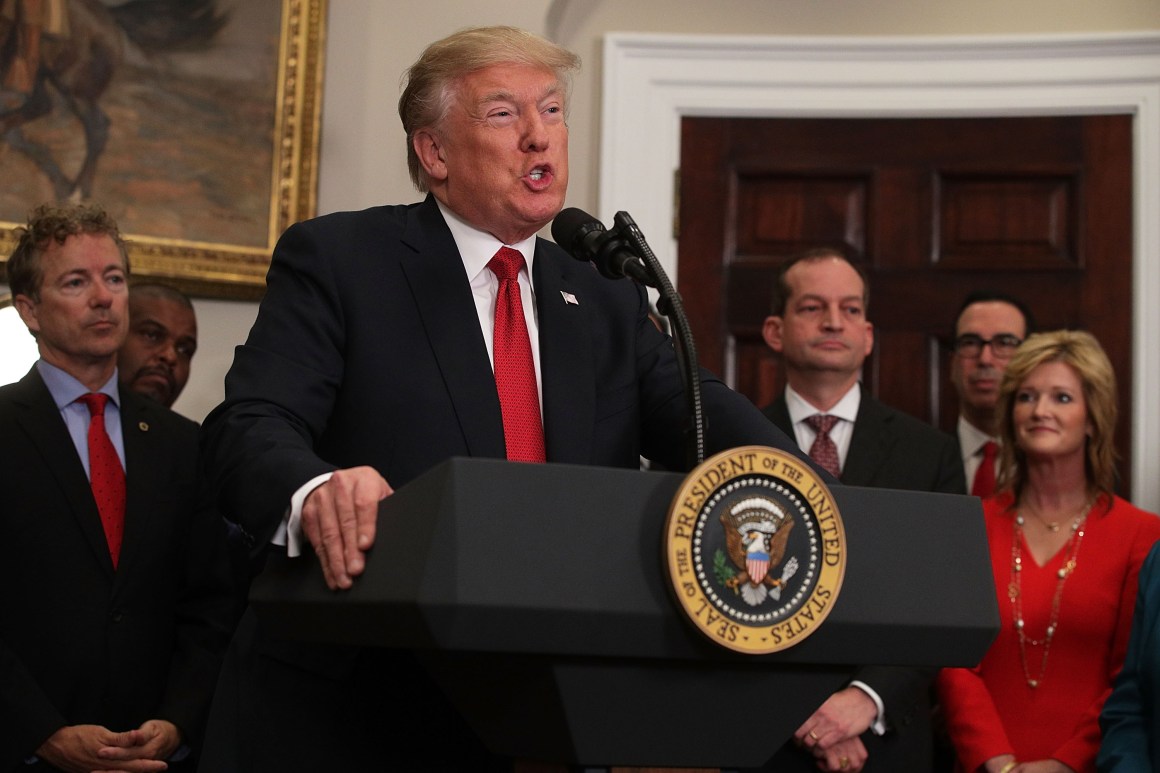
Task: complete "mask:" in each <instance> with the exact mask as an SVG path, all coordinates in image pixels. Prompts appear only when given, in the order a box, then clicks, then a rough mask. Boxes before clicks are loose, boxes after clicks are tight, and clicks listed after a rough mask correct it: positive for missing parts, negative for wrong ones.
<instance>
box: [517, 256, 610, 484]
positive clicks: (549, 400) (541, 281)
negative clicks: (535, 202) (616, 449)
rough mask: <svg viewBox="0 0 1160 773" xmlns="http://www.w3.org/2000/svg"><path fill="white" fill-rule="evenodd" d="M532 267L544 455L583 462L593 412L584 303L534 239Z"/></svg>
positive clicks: (558, 264)
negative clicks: (537, 329)
mask: <svg viewBox="0 0 1160 773" xmlns="http://www.w3.org/2000/svg"><path fill="white" fill-rule="evenodd" d="M581 269H583V267H582V266H581ZM532 271H533V274H534V276H533V278H532V281H533V284H534V285H535V288H536V312H537V314H538V320H539V326H540V381H541V394H542V396H543V404H544V441H545V443H546V446H547V450H548V461H550V462H564V463H571V464H585V463H587V462H589V461H590V460H591V458H592V427H593V425H594V420H595V415H596V385H595V383H594V381H593V378H592V374H593V373H594V372H595V367H596V366H595V364H594V360H593V353H592V337H591V333H590V332H589V331H590V330H591V329H592V328H591V325H590V324H589V319H588V314H589V313H590V312H589V311H588V308H589V306H587V305H585V303H584V300H585V299H584V294H583V292H582V291H581V290H580V288H579V287H577V286H576V285H575V284H573V283H572V282H570V281H568V279H567V277H565V276H564V264H563V263H562V262H561V260H560V259H559V258H558V257H557V256H555V255H552V254H551V252H550V250H548V249H547V248H545V246H544V243H543V242H542V241H540V240H537V242H536V260H535V263H534V266H533V269H532Z"/></svg>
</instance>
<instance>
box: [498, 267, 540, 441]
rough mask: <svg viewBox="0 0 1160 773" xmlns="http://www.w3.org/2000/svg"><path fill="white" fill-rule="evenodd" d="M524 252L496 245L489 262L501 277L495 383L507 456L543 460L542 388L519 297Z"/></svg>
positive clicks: (499, 277)
mask: <svg viewBox="0 0 1160 773" xmlns="http://www.w3.org/2000/svg"><path fill="white" fill-rule="evenodd" d="M523 265H524V256H523V255H521V254H520V253H519V252H518V251H516V250H513V249H511V248H510V247H500V248H499V252H497V253H496V254H495V257H494V258H492V259H491V261H490V262H489V263H488V264H487V267H488V268H490V269H491V271H492V273H494V274H495V275H496V277H497V278H498V279H499V292H498V293H497V294H496V296H495V328H494V342H493V343H494V347H495V386H496V389H497V390H498V392H499V405H500V409H501V410H502V412H503V436H504V442H505V444H506V445H507V458H508V459H510V460H511V461H513V462H543V461H545V459H546V455H545V453H544V424H543V422H542V421H541V419H540V392H539V388H538V387H537V385H536V368H535V365H533V364H532V344H531V341H530V340H529V338H528V325H527V322H526V321H525V320H524V305H523V302H522V301H521V300H520V281H519V274H520V269H521V268H523Z"/></svg>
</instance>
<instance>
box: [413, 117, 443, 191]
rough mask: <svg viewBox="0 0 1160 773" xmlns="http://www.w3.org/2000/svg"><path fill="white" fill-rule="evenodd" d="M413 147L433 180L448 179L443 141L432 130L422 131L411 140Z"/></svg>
mask: <svg viewBox="0 0 1160 773" xmlns="http://www.w3.org/2000/svg"><path fill="white" fill-rule="evenodd" d="M411 146H412V147H413V148H414V149H415V154H416V155H417V156H418V157H419V163H420V164H422V165H423V170H424V171H425V172H427V177H429V178H430V179H432V180H438V181H440V182H441V181H443V180H446V179H447V161H446V159H445V158H444V157H443V141H442V140H441V139H440V137H439V136H438V135H437V134H436V133H435V132H434V131H433V130H431V129H421V130H419V131H417V132H415V136H414V137H412V138H411Z"/></svg>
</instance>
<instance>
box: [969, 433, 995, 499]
mask: <svg viewBox="0 0 1160 773" xmlns="http://www.w3.org/2000/svg"><path fill="white" fill-rule="evenodd" d="M998 455H999V444H998V443H996V442H995V441H994V440H988V441H987V442H986V444H984V445H983V461H981V462H979V469H977V470H975V479H974V481H972V482H971V496H973V497H989V496H991V494H993V493H995V457H996V456H998Z"/></svg>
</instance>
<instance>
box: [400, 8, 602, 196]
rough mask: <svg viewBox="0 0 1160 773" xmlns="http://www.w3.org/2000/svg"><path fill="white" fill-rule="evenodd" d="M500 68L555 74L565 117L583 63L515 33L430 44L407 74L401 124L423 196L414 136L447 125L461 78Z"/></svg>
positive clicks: (495, 30) (476, 34)
mask: <svg viewBox="0 0 1160 773" xmlns="http://www.w3.org/2000/svg"><path fill="white" fill-rule="evenodd" d="M501 64H524V65H529V66H532V67H541V68H543V69H545V70H551V71H552V72H554V73H555V74H556V78H557V80H558V81H559V82H560V90H561V93H562V95H563V98H564V105H565V114H567V104H568V89H569V87H570V85H571V82H570V80H571V72H572V71H573V70H576V69H578V68H579V67H580V57H578V56H576V55H575V54H573V53H572V52H571V51H569V50H567V49H566V48H563V47H561V46H558V45H556V44H555V43H552V42H551V41H549V40H546V39H544V38H542V37H540V36H539V35H533V34H532V33H530V32H527V31H525V30H521V29H518V28H516V27H472V28H470V29H465V30H461V31H459V32H456V33H455V34H453V35H450V36H449V37H446V38H443V39H442V40H438V41H436V42H434V43H432V44H431V45H429V46H427V49H426V50H425V51H424V52H423V53H422V55H421V56H420V57H419V59H418V60H417V61H416V62H415V63H414V64H413V65H411V67H410V68H409V69H408V70H407V71H406V72H405V73H404V74H403V83H404V84H405V87H404V89H403V94H402V96H400V97H399V118H401V119H402V120H403V130H404V131H405V132H406V133H407V168H408V170H409V171H410V173H411V181H412V182H413V183H415V187H416V188H418V189H419V190H420V191H422V192H424V193H426V192H427V190H428V180H427V172H426V170H424V169H423V165H422V164H421V163H420V162H419V154H418V153H416V152H415V144H414V139H415V133H416V132H418V131H421V130H423V129H430V128H432V127H435V126H438V125H439V124H440V122H442V121H443V119H444V117H445V116H446V115H447V111H448V110H449V109H450V107H451V100H452V99H453V97H454V96H455V89H456V87H457V86H458V82H459V81H460V80H461V79H462V78H464V77H466V76H467V75H470V74H471V73H473V72H478V71H479V70H483V69H486V68H488V67H492V66H495V65H501Z"/></svg>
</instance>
